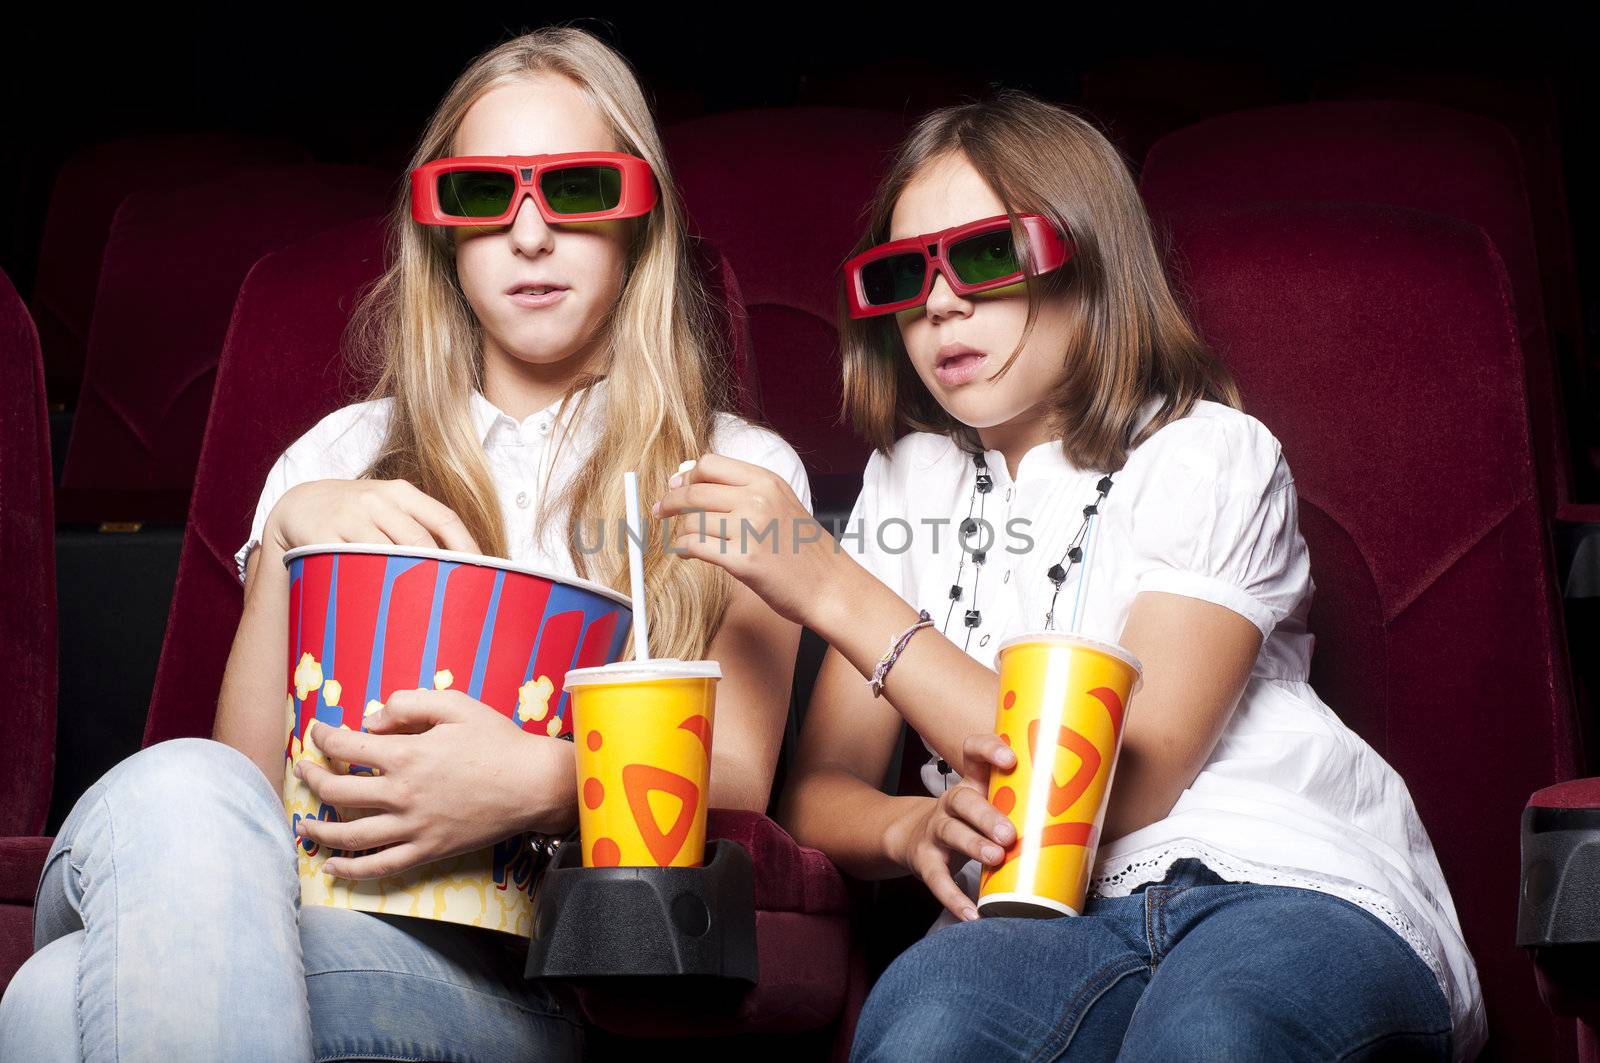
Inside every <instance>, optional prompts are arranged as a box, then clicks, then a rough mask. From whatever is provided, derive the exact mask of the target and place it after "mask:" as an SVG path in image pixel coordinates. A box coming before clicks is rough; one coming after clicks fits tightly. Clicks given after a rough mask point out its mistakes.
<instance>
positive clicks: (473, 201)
mask: <svg viewBox="0 0 1600 1063" xmlns="http://www.w3.org/2000/svg"><path fill="white" fill-rule="evenodd" d="M516 188H517V182H516V179H515V178H513V177H512V176H511V175H510V174H508V173H501V172H499V171H496V170H457V171H455V172H454V173H446V174H440V175H439V209H440V210H442V211H444V213H446V214H449V215H451V216H452V217H457V218H497V217H499V216H500V215H502V214H504V213H505V212H506V208H507V207H509V206H511V194H512V193H513V192H515V191H516Z"/></svg>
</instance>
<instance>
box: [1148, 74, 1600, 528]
mask: <svg viewBox="0 0 1600 1063" xmlns="http://www.w3.org/2000/svg"><path fill="white" fill-rule="evenodd" d="M1139 187H1140V191H1141V192H1142V193H1143V194H1144V197H1145V201H1146V203H1147V204H1148V205H1149V207H1150V209H1151V210H1152V211H1153V212H1157V213H1159V212H1162V211H1172V210H1178V209H1183V208H1186V207H1206V206H1227V205H1232V204H1240V203H1252V202H1266V201H1273V200H1304V201H1319V202H1326V201H1342V202H1365V203H1390V204H1394V205H1397V206H1406V207H1415V208H1417V209H1419V210H1426V211H1431V212H1433V213H1436V214H1444V215H1448V216H1449V217H1453V218H1461V219H1464V220H1466V221H1471V222H1475V223H1477V224H1478V225H1481V226H1482V227H1483V228H1484V230H1485V231H1487V232H1488V234H1489V236H1490V237H1491V238H1492V239H1493V240H1494V243H1495V247H1496V248H1497V249H1498V251H1499V253H1500V255H1501V257H1502V258H1503V259H1504V261H1505V264H1506V270H1507V272H1508V273H1509V275H1510V278H1511V295H1512V297H1513V300H1514V303H1515V308H1516V309H1515V314H1516V320H1517V322H1518V326H1519V338H1520V340H1521V344H1522V348H1523V351H1524V352H1525V355H1526V360H1527V366H1528V374H1527V377H1528V379H1527V388H1528V393H1529V401H1530V412H1531V415H1532V421H1533V441H1534V452H1535V456H1536V457H1537V459H1538V463H1537V464H1538V469H1539V474H1540V480H1541V487H1542V492H1541V494H1542V497H1543V499H1544V505H1545V512H1546V514H1547V515H1549V516H1559V517H1562V518H1564V519H1576V520H1589V521H1593V520H1600V506H1596V507H1593V508H1590V509H1580V507H1577V506H1575V505H1574V503H1573V493H1572V473H1571V453H1570V450H1571V448H1570V442H1569V436H1568V433H1567V429H1566V417H1565V414H1564V412H1563V410H1562V406H1561V397H1560V392H1559V390H1558V388H1559V383H1558V382H1559V381H1560V380H1561V378H1562V374H1563V370H1562V368H1561V367H1560V366H1558V365H1557V364H1556V362H1555V359H1554V355H1553V354H1552V350H1551V347H1550V340H1549V332H1548V329H1547V327H1546V320H1545V308H1544V295H1543V284H1542V280H1541V276H1540V266H1539V257H1538V250H1537V242H1536V240H1535V236H1534V222H1533V215H1532V212H1531V208H1530V206H1529V203H1528V194H1527V188H1526V181H1525V178H1524V176H1523V160H1522V156H1521V153H1520V151H1519V149H1518V147H1517V143H1516V140H1515V139H1514V138H1513V137H1512V136H1511V134H1510V133H1509V132H1508V131H1507V130H1506V128H1505V127H1504V126H1502V125H1500V124H1499V123H1497V122H1494V121H1491V120H1489V119H1487V118H1481V117H1479V116H1477V115H1471V114H1466V113H1464V112H1461V111H1456V110H1452V109H1450V108H1447V107H1437V106H1434V105H1432V104H1426V103H1411V102H1396V101H1384V100H1365V101H1325V102H1319V103H1310V104H1295V105H1290V106H1284V107H1263V108H1258V109H1255V110H1248V111H1239V112H1235V113H1233V114H1226V115H1222V116H1220V117H1217V118H1213V119H1210V120H1208V121H1205V122H1200V123H1198V124H1196V125H1193V126H1190V127H1188V128H1187V129H1182V130H1179V131H1177V132H1175V133H1172V134H1169V135H1168V136H1166V137H1163V138H1162V139H1161V140H1160V141H1158V142H1157V143H1156V144H1155V145H1154V146H1153V147H1152V148H1151V149H1150V154H1149V156H1148V157H1147V158H1146V159H1145V164H1144V169H1143V172H1142V173H1141V175H1140V182H1139Z"/></svg>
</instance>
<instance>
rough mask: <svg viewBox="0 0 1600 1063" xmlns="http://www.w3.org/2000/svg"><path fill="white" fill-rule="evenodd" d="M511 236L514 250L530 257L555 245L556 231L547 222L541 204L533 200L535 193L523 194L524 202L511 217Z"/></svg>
mask: <svg viewBox="0 0 1600 1063" xmlns="http://www.w3.org/2000/svg"><path fill="white" fill-rule="evenodd" d="M510 236H511V247H512V250H514V251H516V252H517V253H518V254H522V255H527V256H529V257H532V256H534V255H537V254H539V253H540V252H543V251H549V250H551V249H552V248H553V247H554V246H555V233H554V232H553V231H552V230H551V228H550V226H549V225H547V224H545V220H544V216H543V215H542V214H540V213H539V204H537V203H535V202H534V201H533V193H531V192H529V193H527V194H525V195H524V196H523V198H522V204H521V205H520V206H519V207H518V208H517V213H516V214H515V215H514V216H513V217H512V219H511V232H510Z"/></svg>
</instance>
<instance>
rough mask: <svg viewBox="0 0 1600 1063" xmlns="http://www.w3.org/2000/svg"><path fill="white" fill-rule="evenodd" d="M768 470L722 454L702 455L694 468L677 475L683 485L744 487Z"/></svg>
mask: <svg viewBox="0 0 1600 1063" xmlns="http://www.w3.org/2000/svg"><path fill="white" fill-rule="evenodd" d="M765 471H766V470H765V469H763V468H762V467H761V466H760V465H752V464H750V463H749V462H747V461H740V460H739V459H738V458H730V457H726V456H724V455H722V454H702V455H700V456H699V457H698V458H696V459H695V462H694V468H692V469H690V470H688V471H687V472H680V473H677V474H675V475H676V476H677V477H678V478H679V481H678V482H679V483H681V484H695V483H719V484H729V485H732V486H734V487H742V486H744V485H745V484H748V483H750V482H751V481H752V480H753V479H755V477H756V476H757V475H759V474H760V473H762V472H765Z"/></svg>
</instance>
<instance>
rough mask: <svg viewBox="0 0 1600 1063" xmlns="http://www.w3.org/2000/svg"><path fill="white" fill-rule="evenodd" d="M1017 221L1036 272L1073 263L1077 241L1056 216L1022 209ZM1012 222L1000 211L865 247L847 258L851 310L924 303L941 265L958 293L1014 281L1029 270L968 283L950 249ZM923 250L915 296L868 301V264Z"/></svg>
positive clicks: (862, 312) (871, 311) (875, 312)
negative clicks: (954, 263) (1056, 223)
mask: <svg viewBox="0 0 1600 1063" xmlns="http://www.w3.org/2000/svg"><path fill="white" fill-rule="evenodd" d="M1017 221H1018V222H1019V223H1021V225H1022V231H1023V235H1024V236H1025V237H1026V238H1027V241H1028V254H1029V258H1030V260H1031V261H1032V263H1033V272H1034V274H1035V275H1038V274H1041V273H1049V272H1050V271H1051V270H1054V269H1059V268H1061V267H1062V266H1063V265H1065V264H1066V263H1067V261H1068V260H1069V259H1071V258H1072V256H1073V255H1074V254H1075V253H1076V252H1077V246H1076V245H1075V244H1074V243H1073V242H1072V240H1071V239H1070V238H1068V237H1066V236H1063V235H1062V234H1061V233H1060V232H1059V231H1058V230H1057V229H1056V227H1055V226H1054V225H1053V224H1051V222H1050V219H1048V218H1046V217H1045V216H1044V215H1042V214H1018V215H1017ZM1010 228H1011V217H1010V215H1007V214H997V215H995V216H994V217H992V218H980V219H979V220H977V221H971V222H967V223H965V224H963V225H955V226H952V227H950V228H948V229H941V230H940V231H938V232H935V233H923V234H922V235H921V236H908V237H906V238H905V239H904V240H894V241H891V242H889V243H887V244H879V245H878V246H876V247H873V248H869V249H868V250H866V251H863V252H861V253H860V254H859V255H856V256H855V257H854V258H852V259H850V260H849V261H848V262H846V263H845V264H844V277H845V292H846V294H847V295H848V296H849V298H850V316H851V317H854V318H861V317H877V316H879V315H882V314H893V313H898V312H899V311H901V310H909V309H910V308H911V307H914V306H921V305H922V304H923V303H925V302H927V301H928V293H929V292H931V291H932V290H933V274H934V271H935V270H937V271H938V272H940V273H941V274H943V275H944V279H945V282H946V283H947V284H949V285H950V290H951V291H953V292H955V293H956V294H958V295H971V294H972V293H974V292H986V291H990V290H992V289H994V288H1004V287H1005V286H1006V285H1008V284H1015V283H1017V282H1018V281H1020V280H1023V279H1024V278H1025V277H1026V276H1027V272H1026V271H1025V270H1020V269H1019V270H1017V271H1016V272H1015V273H1008V274H1006V275H1005V276H1003V277H996V278H993V279H992V280H987V281H980V282H978V283H976V284H968V283H966V282H965V281H963V280H962V279H961V278H960V277H958V276H956V272H955V270H953V269H951V268H950V266H949V260H948V259H947V258H946V255H947V254H948V253H949V250H950V245H952V244H955V243H959V242H961V241H962V240H965V239H967V238H968V237H972V236H979V235H982V234H983V233H987V232H995V231H997V230H1000V229H1010ZM908 253H912V254H920V255H921V256H922V258H923V260H924V262H925V263H926V265H925V268H924V269H923V274H922V290H921V291H919V292H918V293H917V294H916V295H915V296H913V297H912V298H910V299H902V300H900V301H899V302H894V303H881V304H880V303H869V302H867V289H866V283H865V280H864V279H863V277H862V270H863V269H864V268H865V267H866V266H869V265H871V264H872V263H874V262H877V261H879V260H880V259H885V258H893V257H894V256H896V255H904V254H908Z"/></svg>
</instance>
